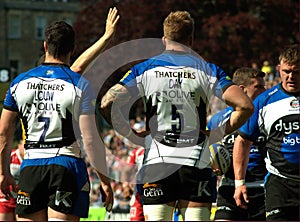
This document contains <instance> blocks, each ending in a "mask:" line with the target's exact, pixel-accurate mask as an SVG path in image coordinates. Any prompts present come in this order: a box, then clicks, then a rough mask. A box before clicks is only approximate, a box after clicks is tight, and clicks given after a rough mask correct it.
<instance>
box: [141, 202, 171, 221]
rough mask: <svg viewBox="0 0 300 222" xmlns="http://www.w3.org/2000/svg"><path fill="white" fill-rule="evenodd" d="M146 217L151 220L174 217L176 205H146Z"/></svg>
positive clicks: (144, 208)
mask: <svg viewBox="0 0 300 222" xmlns="http://www.w3.org/2000/svg"><path fill="white" fill-rule="evenodd" d="M143 210H144V217H145V220H149V221H162V220H169V221H171V220H172V219H173V212H174V207H171V206H169V205H167V204H155V205H144V206H143Z"/></svg>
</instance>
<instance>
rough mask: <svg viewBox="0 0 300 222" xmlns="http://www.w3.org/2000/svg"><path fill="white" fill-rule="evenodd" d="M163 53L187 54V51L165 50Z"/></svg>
mask: <svg viewBox="0 0 300 222" xmlns="http://www.w3.org/2000/svg"><path fill="white" fill-rule="evenodd" d="M163 54H177V55H186V54H189V53H188V52H184V51H175V50H165V51H164V52H163Z"/></svg>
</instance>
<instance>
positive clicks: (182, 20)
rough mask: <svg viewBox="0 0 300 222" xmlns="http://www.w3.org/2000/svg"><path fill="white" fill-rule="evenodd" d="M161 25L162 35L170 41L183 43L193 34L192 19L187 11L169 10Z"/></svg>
mask: <svg viewBox="0 0 300 222" xmlns="http://www.w3.org/2000/svg"><path fill="white" fill-rule="evenodd" d="M163 26H164V36H165V37H166V38H167V39H169V40H171V41H175V42H179V43H183V44H185V43H187V42H188V40H189V39H190V37H191V36H193V34H194V19H193V18H192V17H191V15H190V13H188V12H187V11H175V12H171V13H170V14H169V15H168V16H167V17H166V19H165V20H164V23H163Z"/></svg>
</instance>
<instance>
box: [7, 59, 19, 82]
mask: <svg viewBox="0 0 300 222" xmlns="http://www.w3.org/2000/svg"><path fill="white" fill-rule="evenodd" d="M9 66H10V73H11V77H12V78H15V77H16V76H17V75H18V72H19V61H18V60H10V61H9Z"/></svg>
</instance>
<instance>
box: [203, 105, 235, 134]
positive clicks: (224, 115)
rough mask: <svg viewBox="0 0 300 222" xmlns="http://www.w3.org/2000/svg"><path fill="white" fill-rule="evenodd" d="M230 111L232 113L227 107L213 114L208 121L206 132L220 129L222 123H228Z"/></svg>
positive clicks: (230, 108)
mask: <svg viewBox="0 0 300 222" xmlns="http://www.w3.org/2000/svg"><path fill="white" fill-rule="evenodd" d="M232 111H233V109H232V107H228V108H226V109H224V110H222V111H220V112H218V113H216V114H214V115H213V116H212V117H211V118H210V120H209V121H208V123H207V126H206V128H207V129H208V130H214V129H216V128H218V127H220V126H221V125H223V123H224V122H226V121H228V119H229V118H230V116H231V113H232Z"/></svg>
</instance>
